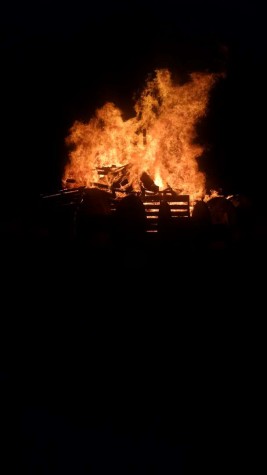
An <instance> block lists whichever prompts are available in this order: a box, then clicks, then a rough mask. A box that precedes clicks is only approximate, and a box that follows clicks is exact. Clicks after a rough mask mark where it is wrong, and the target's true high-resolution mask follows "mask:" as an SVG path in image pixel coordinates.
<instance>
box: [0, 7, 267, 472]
mask: <svg viewBox="0 0 267 475" xmlns="http://www.w3.org/2000/svg"><path fill="white" fill-rule="evenodd" d="M0 8H1V13H0V29H1V39H0V54H1V76H0V84H1V86H0V95H1V110H0V115H1V126H0V127H1V129H0V130H1V148H0V154H1V168H0V171H1V195H2V198H1V209H2V212H3V213H4V214H5V216H6V215H11V214H13V213H14V214H15V213H16V210H17V209H19V208H20V206H21V202H24V201H25V200H26V202H27V203H31V201H34V200H35V199H36V198H37V197H38V196H39V193H42V192H49V191H53V190H56V189H58V188H59V187H60V186H61V176H62V172H63V169H64V165H65V164H66V161H67V149H66V146H65V137H66V136H67V134H68V130H69V128H70V126H71V125H72V123H73V122H74V120H77V119H78V120H88V119H89V118H90V117H91V115H92V114H93V113H94V110H95V108H96V107H99V106H101V105H103V104H104V102H105V101H107V100H111V101H113V102H115V103H116V104H117V105H118V106H120V107H121V108H122V109H123V111H124V113H125V116H126V117H127V116H129V115H131V113H132V112H133V110H132V106H133V103H134V101H133V95H134V94H135V93H138V91H140V90H141V89H142V88H143V86H144V83H145V78H146V77H147V75H148V74H149V73H151V72H152V71H153V70H154V69H155V68H159V67H169V68H170V69H171V71H173V73H174V74H175V75H180V76H181V77H186V75H187V74H188V73H190V72H191V71H194V70H199V71H211V72H225V73H226V76H225V79H224V80H222V81H220V82H219V83H218V85H217V87H216V88H215V89H214V91H213V94H212V97H211V101H210V105H209V110H208V115H207V117H206V119H205V120H204V121H203V123H202V124H201V125H200V126H199V140H200V142H202V143H204V144H208V152H207V153H206V155H205V156H204V157H202V159H201V160H200V167H201V169H202V170H204V171H205V172H206V175H207V180H208V184H209V185H210V186H211V187H216V186H219V187H222V189H223V190H224V191H225V192H229V193H238V192H244V193H246V194H248V195H251V196H255V195H256V196H257V203H258V204H259V205H263V207H264V193H265V157H266V151H265V149H266V148H265V136H266V133H265V110H266V84H265V72H264V71H265V63H266V48H267V40H266V35H265V28H266V25H265V15H264V7H263V6H262V5H261V3H260V2H257V1H253V2H252V1H242V2H241V1H228V0H225V1H208V0H205V1H199V2H198V1H196V0H191V1H187V2H180V1H171V0H166V1H164V2H158V3H156V2H152V1H151V0H146V1H140V0H137V1H135V2H133V1H130V2H126V1H125V2H123V1H115V0H112V1H110V2H108V1H107V0H106V1H102V2H99V3H92V2H82V1H80V0H77V1H76V2H73V1H72V2H68V1H64V2H63V1H62V2H56V1H50V0H49V1H38V2H37V1H36V2H33V1H32V2H30V1H28V2H27V1H24V2H19V1H18V0H17V1H14V2H12V3H11V2H6V4H3V2H2V3H1V7H0ZM21 250H22V252H20V251H21ZM66 252H67V250H66ZM253 252H254V250H253ZM12 253H13V254H12V256H11V258H10V255H9V256H8V261H7V264H5V265H4V266H3V271H2V276H3V282H4V286H3V299H2V302H3V303H2V306H3V309H6V310H5V311H3V317H2V323H3V324H4V328H5V330H3V332H2V336H3V338H2V339H3V342H2V349H3V365H2V367H3V371H2V372H1V385H2V388H3V390H2V395H3V403H2V406H1V411H2V421H3V423H2V430H3V433H4V440H5V445H4V454H5V456H4V458H3V460H4V462H6V463H7V466H8V470H6V471H5V473H18V474H22V473H25V474H28V473H29V474H32V473H34V474H37V473H39V474H47V473H49V474H54V473H56V474H57V473H64V474H65V473H76V474H79V473H81V474H84V473H104V472H105V473H107V472H109V473H111V472H112V473H113V472H114V473H115V472H116V473H118V472H119V473H138V474H139V473H150V474H153V473H167V472H168V473H183V474H184V473H187V474H189V473H192V474H193V473H194V474H195V473H199V472H200V471H203V472H204V473H212V474H213V473H226V472H227V473H236V472H238V471H240V470H242V471H245V469H246V468H248V467H249V469H250V471H253V472H258V471H259V467H260V465H261V462H262V459H263V450H262V444H263V442H262V438H261V421H262V417H263V414H262V407H263V399H264V398H263V384H262V381H263V380H264V368H263V366H264V364H263V362H264V341H263V339H264V332H263V331H262V328H261V326H262V318H263V317H262V316H263V315H264V309H265V307H264V304H263V303H262V297H263V296H264V279H263V280H261V279H260V278H259V273H258V270H257V266H258V265H259V263H260V262H261V256H260V255H258V256H257V259H256V260H255V262H254V261H253V260H254V254H253V255H251V256H250V261H251V262H253V264H254V265H253V269H254V270H253V271H250V270H248V263H247V261H246V259H243V256H242V257H241V259H240V260H239V262H238V263H236V262H235V261H234V262H230V259H229V260H228V261H227V263H226V264H224V266H222V261H220V260H217V261H216V262H212V263H210V262H209V263H207V262H206V261H205V260H204V259H203V260H201V259H200V262H192V261H191V264H190V262H189V267H187V266H186V264H187V263H186V259H185V258H184V260H183V262H180V260H179V259H180V258H179V255H178V254H177V256H176V261H175V262H176V267H175V269H172V268H171V266H169V267H168V269H166V268H164V270H163V271H162V270H161V269H157V268H156V266H155V267H154V270H153V278H154V279H155V281H153V279H152V280H151V278H152V276H151V273H150V272H149V269H147V270H146V269H145V270H144V269H142V271H141V272H138V265H136V267H135V272H134V273H133V274H132V273H131V272H130V271H129V269H128V271H129V273H128V274H127V272H126V273H125V269H120V268H119V267H118V269H117V271H116V274H114V269H110V268H105V269H104V270H103V269H102V270H101V269H98V271H96V270H95V269H94V272H92V269H91V268H90V257H89V256H87V260H86V261H85V262H86V266H84V265H82V263H81V262H80V265H79V267H78V268H76V269H73V267H72V266H71V264H70V263H69V261H68V256H67V254H66V255H64V259H63V258H62V256H61V260H60V259H59V260H57V256H53V258H54V257H55V262H53V265H52V264H51V262H52V258H51V256H50V259H48V261H47V263H46V256H42V258H41V259H40V256H38V259H37V261H36V263H35V262H31V263H30V265H29V262H28V261H27V256H26V255H25V251H24V250H23V249H16V248H15V249H14V248H13V250H12ZM62 254H63V252H62ZM4 257H6V256H5V249H4V248H2V260H4ZM32 257H34V256H32ZM17 259H18V260H17ZM33 260H34V259H33ZM222 260H223V258H222ZM10 262H12V264H13V265H10ZM136 262H138V259H136ZM228 264H229V267H227V266H228ZM41 265H42V266H43V267H42V266H41ZM40 266H41V267H40ZM179 266H180V267H179ZM85 267H86V268H85ZM222 269H223V271H222ZM166 272H167V273H166ZM259 272H260V273H262V272H264V266H263V267H262V268H261V270H260V271H259ZM215 276H216V277H215ZM248 276H249V278H248ZM148 282H150V284H151V282H152V284H153V282H155V285H151V288H149V286H148ZM253 286H254V287H255V286H256V293H254V291H253V290H252V288H253ZM6 288H7V289H8V291H7V292H6ZM148 288H149V290H148ZM4 296H5V298H4ZM144 440H145V442H144ZM107 454H109V455H107ZM127 454H128V455H127ZM129 454H130V455H129ZM109 457H110V458H109ZM104 460H105V461H104ZM240 467H241V468H240Z"/></svg>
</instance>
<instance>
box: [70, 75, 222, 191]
mask: <svg viewBox="0 0 267 475" xmlns="http://www.w3.org/2000/svg"><path fill="white" fill-rule="evenodd" d="M215 80H216V76H215V75H214V74H206V73H193V74H191V76H190V81H189V82H187V83H185V84H180V85H179V84H174V82H173V81H172V79H171V74H170V72H169V71H168V70H167V69H161V70H156V71H155V77H154V79H151V80H149V81H147V84H146V87H145V89H144V90H143V92H142V93H141V96H140V97H139V99H138V100H137V102H136V104H135V112H136V116H135V117H132V118H130V119H128V120H123V118H122V112H121V110H120V109H118V108H117V107H116V106H115V105H114V104H113V103H111V102H109V103H106V104H105V105H104V106H103V107H102V108H100V109H97V111H96V114H95V116H94V117H93V118H91V120H90V121H89V122H88V123H81V122H78V121H76V122H75V123H74V124H73V126H72V128H71V130H70V135H69V137H68V138H67V144H68V145H71V146H72V151H71V152H70V155H69V159H70V160H69V163H68V164H67V166H66V168H65V173H64V178H63V182H64V184H65V183H66V180H67V179H68V178H71V179H74V180H75V182H76V186H81V185H85V186H92V184H93V183H94V182H98V183H100V182H101V183H105V184H107V185H109V186H111V185H112V182H113V181H114V175H113V174H107V175H103V176H102V177H101V176H99V174H98V171H97V169H98V168H102V169H103V167H111V166H116V167H121V166H125V165H128V167H127V180H128V184H129V183H130V184H131V185H132V187H133V189H134V190H136V191H139V190H140V177H141V175H142V173H143V172H146V173H147V174H148V175H149V176H150V177H151V178H152V179H153V180H154V181H155V183H156V184H157V185H158V186H159V187H160V189H163V188H166V187H171V188H172V189H173V190H174V191H176V192H178V193H180V194H189V195H190V196H191V199H192V200H195V199H199V198H202V197H203V196H204V195H205V176H204V174H203V173H202V172H200V171H199V169H198V165H197V161H196V158H197V157H198V156H200V155H201V154H202V153H203V151H204V148H203V147H201V146H199V145H197V144H196V143H195V141H196V132H195V126H196V123H197V121H198V120H199V119H200V118H201V117H203V116H204V115H205V111H206V106H207V102H208V95H209V92H210V89H211V87H212V85H213V84H214V82H215Z"/></svg>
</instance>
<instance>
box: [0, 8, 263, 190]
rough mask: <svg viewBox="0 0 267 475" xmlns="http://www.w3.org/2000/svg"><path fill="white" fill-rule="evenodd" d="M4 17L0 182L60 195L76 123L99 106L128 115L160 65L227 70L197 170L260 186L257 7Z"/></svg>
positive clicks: (212, 179) (232, 185) (211, 179)
mask: <svg viewBox="0 0 267 475" xmlns="http://www.w3.org/2000/svg"><path fill="white" fill-rule="evenodd" d="M0 18H1V19H0V26H1V43H0V45H1V71H2V72H1V131H2V141H1V142H2V144H1V145H2V146H1V161H2V163H1V167H2V181H3V185H4V186H8V188H9V186H10V184H11V183H12V184H15V185H16V187H20V186H21V187H23V188H24V189H25V190H27V191H29V193H31V192H33V193H39V192H40V191H47V190H52V189H55V188H57V187H58V186H59V185H60V176H61V173H62V170H63V167H64V164H65V162H66V157H67V151H66V148H65V144H64V138H65V137H66V135H67V131H68V129H69V127H70V126H71V124H72V123H73V121H74V120H75V119H88V118H89V117H90V116H91V115H92V113H93V112H94V110H95V108H96V107H97V106H100V105H102V104H103V103H104V102H105V101H106V100H112V101H114V102H115V103H117V104H118V105H119V106H121V107H122V108H123V109H124V110H125V111H126V113H131V106H132V104H133V101H132V97H133V94H134V93H135V92H136V91H138V90H140V88H142V87H143V85H144V82H145V78H146V77H147V75H148V73H150V72H152V71H153V70H154V69H155V68H157V67H162V66H163V67H164V66H167V67H170V68H171V70H172V71H174V72H175V73H178V74H181V75H182V74H185V73H187V72H190V71H192V70H195V69H198V70H209V71H222V70H226V72H227V79H226V80H225V81H224V82H223V84H220V85H219V86H218V87H217V89H216V90H215V92H214V95H213V98H212V101H211V106H210V111H209V115H208V118H207V120H206V121H205V123H204V124H203V125H202V127H201V129H200V140H201V141H203V142H204V143H205V142H206V143H208V144H209V153H208V154H207V156H206V157H205V158H204V159H203V160H202V161H201V163H200V165H201V167H202V168H203V169H204V170H205V171H206V172H207V177H208V183H210V184H211V185H214V186H216V185H217V186H222V187H223V188H224V189H225V190H226V191H230V192H239V191H246V192H251V191H252V192H253V191H256V190H257V188H258V180H261V185H263V184H264V180H263V177H262V174H261V173H260V174H259V173H258V172H259V169H261V168H262V167H263V165H264V158H265V148H264V136H265V134H264V119H262V117H264V113H263V110H264V108H265V104H266V91H265V79H264V73H263V71H264V67H265V62H266V49H267V41H266V37H265V32H264V27H265V21H264V14H263V7H261V6H260V3H259V4H258V5H257V2H255V1H254V2H252V1H247V2H239V1H238V2H230V1H228V0H227V1H216V2H213V1H207V0H206V1H204V2H203V1H201V2H200V1H199V2H198V1H196V0H193V1H192V0H191V1H189V2H180V1H174V0H173V1H171V0H167V1H165V2H161V3H155V2H152V1H150V0H147V1H142V2H141V1H135V2H122V1H111V2H108V1H104V2H101V3H96V2H95V3H91V2H82V1H77V2H59V1H58V2H52V1H39V2H29V1H28V2H23V3H21V2H18V1H14V2H12V3H10V2H6V5H2V6H1V16H0ZM262 114H263V115H262ZM251 164H252V167H251ZM256 164H257V165H256ZM259 175H260V177H259ZM256 182H257V184H256Z"/></svg>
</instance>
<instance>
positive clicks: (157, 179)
mask: <svg viewBox="0 0 267 475" xmlns="http://www.w3.org/2000/svg"><path fill="white" fill-rule="evenodd" d="M154 182H155V183H156V185H157V186H158V187H159V189H162V188H164V184H163V180H162V178H161V175H160V171H159V169H158V170H157V171H156V173H155V178H154Z"/></svg>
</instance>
